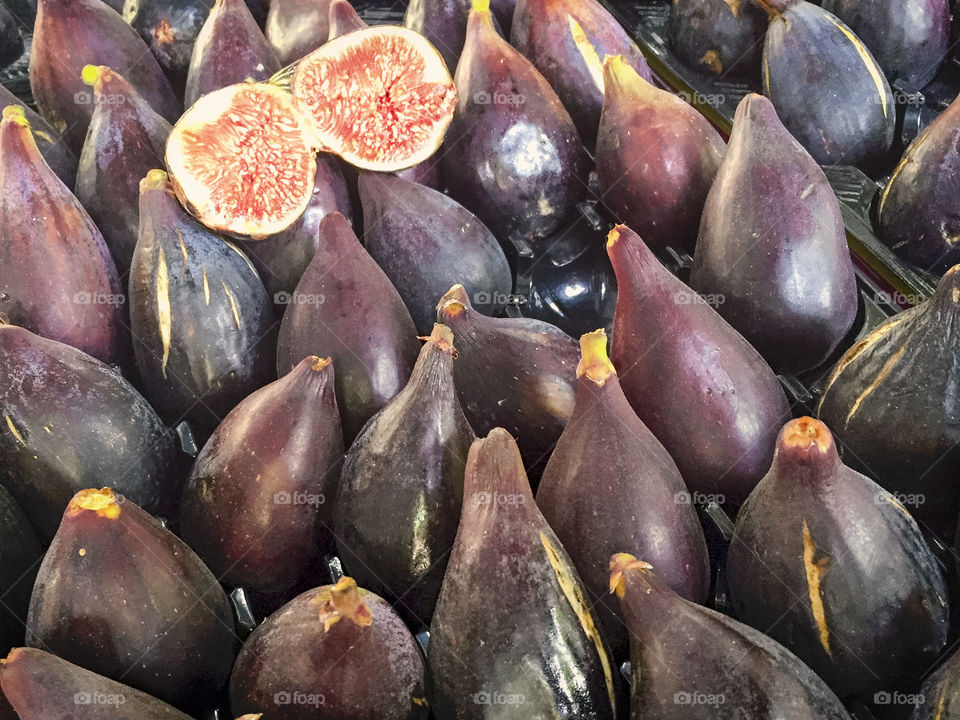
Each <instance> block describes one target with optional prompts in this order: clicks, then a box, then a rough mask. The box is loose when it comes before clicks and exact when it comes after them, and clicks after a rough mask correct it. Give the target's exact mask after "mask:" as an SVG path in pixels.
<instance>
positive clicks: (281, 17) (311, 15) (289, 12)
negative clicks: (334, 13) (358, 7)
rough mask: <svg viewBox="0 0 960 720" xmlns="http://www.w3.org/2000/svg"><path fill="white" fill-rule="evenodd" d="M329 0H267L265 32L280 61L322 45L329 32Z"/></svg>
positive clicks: (286, 61) (294, 59) (304, 53)
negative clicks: (268, 3) (268, 2)
mask: <svg viewBox="0 0 960 720" xmlns="http://www.w3.org/2000/svg"><path fill="white" fill-rule="evenodd" d="M329 13H330V0H271V2H270V10H269V12H268V13H267V25H266V36H267V40H269V41H270V45H271V46H272V47H273V49H274V51H275V52H276V54H277V57H278V58H279V59H280V62H281V63H282V64H284V65H289V64H290V63H292V62H296V61H297V60H299V59H300V58H302V57H303V56H304V55H307V54H308V53H311V52H313V51H314V50H316V49H317V48H318V47H320V46H321V45H323V44H324V43H325V42H326V41H327V39H328V38H329V35H330V20H329Z"/></svg>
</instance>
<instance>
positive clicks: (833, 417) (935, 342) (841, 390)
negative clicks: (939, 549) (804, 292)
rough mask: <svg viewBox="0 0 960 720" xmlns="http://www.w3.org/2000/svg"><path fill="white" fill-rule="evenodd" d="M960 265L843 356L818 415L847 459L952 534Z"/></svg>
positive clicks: (959, 504)
mask: <svg viewBox="0 0 960 720" xmlns="http://www.w3.org/2000/svg"><path fill="white" fill-rule="evenodd" d="M958 333H960V267H954V268H953V269H952V270H950V271H949V272H948V273H947V274H946V275H944V276H943V278H942V279H941V280H940V284H939V285H938V287H937V291H936V294H935V295H934V296H933V297H932V298H930V299H929V300H927V301H926V302H924V303H921V304H920V305H918V306H917V307H914V308H912V309H910V310H907V311H906V312H902V313H900V314H898V315H895V316H893V317H892V318H890V319H889V320H887V321H886V322H885V323H883V324H882V325H880V326H879V327H878V328H877V329H876V330H874V331H873V332H872V333H870V335H868V336H867V337H866V338H864V339H863V340H861V341H860V342H858V343H857V344H856V345H854V346H853V347H852V348H850V350H848V351H847V353H846V355H844V356H843V358H841V359H840V362H838V363H837V366H836V367H835V368H834V370H833V373H832V374H831V375H830V378H829V379H828V380H827V384H826V386H825V388H824V390H823V393H822V395H821V399H820V406H819V409H818V415H819V417H820V419H821V420H823V421H824V422H825V423H827V425H829V426H830V427H831V428H833V430H834V433H836V435H837V438H838V440H839V445H840V450H841V453H843V457H844V459H845V461H846V462H847V463H848V464H849V465H851V466H852V467H854V468H855V469H857V470H859V471H860V472H863V473H865V474H867V475H869V476H870V477H872V478H873V479H875V480H876V481H877V482H879V483H880V484H881V485H882V486H883V487H885V488H886V489H887V490H889V491H890V492H892V493H894V494H896V495H898V496H900V497H902V498H903V499H904V500H907V501H909V502H910V503H911V507H910V510H911V512H913V513H914V514H915V515H916V516H917V520H918V521H919V522H920V525H921V526H922V527H923V528H924V529H925V530H928V531H931V532H933V533H935V534H936V535H938V536H939V537H940V538H942V539H944V540H946V541H949V539H950V538H951V537H952V536H953V532H954V529H955V526H956V521H957V514H958V512H960V485H958V483H957V463H958V461H960V445H958V443H960V425H958V423H957V417H958V416H960V397H958V396H957V393H956V392H955V391H954V388H955V387H956V386H957V383H960V363H958V361H957V359H958V347H960V337H958Z"/></svg>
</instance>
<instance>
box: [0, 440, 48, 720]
mask: <svg viewBox="0 0 960 720" xmlns="http://www.w3.org/2000/svg"><path fill="white" fill-rule="evenodd" d="M0 444H2V443H0ZM0 453H2V451H0ZM42 558H43V553H42V551H41V550H40V543H39V542H38V541H37V534H36V533H35V532H34V530H33V528H32V527H31V526H30V522H29V520H27V516H26V515H25V514H24V512H23V510H22V509H21V508H20V506H19V505H18V504H17V501H16V500H14V499H13V496H12V495H11V494H10V493H9V492H8V491H7V489H6V488H5V487H3V486H2V485H0V594H2V597H3V605H2V609H0V653H7V652H10V649H11V648H14V647H17V646H18V645H23V628H24V626H25V625H26V622H27V608H28V607H29V605H30V592H31V590H32V589H33V583H34V580H35V579H36V577H37V568H39V566H40V560H41V559H42ZM2 705H3V702H2V696H0V718H4V717H5V715H4V713H3V709H2ZM14 717H15V716H14Z"/></svg>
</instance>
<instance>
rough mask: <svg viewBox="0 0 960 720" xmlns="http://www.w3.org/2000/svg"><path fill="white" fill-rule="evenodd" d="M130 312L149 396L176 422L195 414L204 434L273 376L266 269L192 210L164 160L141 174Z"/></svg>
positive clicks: (196, 428)
mask: <svg viewBox="0 0 960 720" xmlns="http://www.w3.org/2000/svg"><path fill="white" fill-rule="evenodd" d="M130 322H131V327H132V329H133V335H134V337H135V341H134V351H135V352H136V357H137V366H138V367H139V368H140V374H141V375H142V376H143V383H144V391H145V394H146V395H147V398H148V399H150V401H151V402H152V403H153V406H154V407H156V408H157V411H158V412H159V413H160V415H161V417H164V418H166V419H167V420H168V421H169V422H173V421H178V420H181V419H183V418H188V419H189V420H190V424H191V426H192V427H193V429H194V431H195V432H196V434H197V435H198V437H199V438H200V441H201V442H203V441H204V440H206V438H207V437H209V434H210V433H211V432H212V431H213V429H214V428H215V427H216V426H217V424H218V423H219V422H220V420H222V419H223V418H224V417H225V416H226V414H227V413H228V412H230V410H232V409H233V407H234V406H235V405H236V404H237V403H238V402H240V401H241V400H242V399H243V398H245V397H246V396H247V395H249V394H250V393H251V392H253V391H254V390H256V389H257V388H259V387H261V386H262V385H264V384H266V383H268V382H269V381H270V380H271V379H273V369H272V367H271V365H272V363H271V360H272V353H273V340H274V337H275V335H274V332H273V329H274V320H273V308H272V306H271V304H270V298H269V297H267V291H266V290H265V289H264V287H263V283H262V282H260V277H259V276H258V275H257V272H256V270H254V268H253V265H252V264H251V263H250V261H249V260H248V259H247V257H246V256H245V255H244V254H243V253H242V252H241V251H240V250H239V249H238V248H237V247H236V246H235V245H232V244H231V243H229V242H227V241H226V240H223V239H221V238H220V237H218V236H216V235H214V234H213V233H211V232H210V231H209V230H207V229H206V228H205V227H203V225H201V224H200V223H198V222H197V221H196V220H194V219H193V218H192V217H190V216H189V215H188V214H187V213H186V211H185V210H184V209H183V207H182V206H181V205H180V203H179V202H178V201H177V198H176V196H175V195H174V193H173V189H172V188H171V187H170V182H169V180H168V178H167V174H166V173H165V172H163V171H162V170H151V171H150V172H149V173H147V177H145V178H144V179H143V181H142V182H141V184H140V238H139V240H138V241H137V246H136V249H135V250H134V253H133V263H132V265H131V268H130ZM300 359H301V360H302V359H303V358H300Z"/></svg>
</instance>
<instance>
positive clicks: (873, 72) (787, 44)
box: [756, 0, 897, 172]
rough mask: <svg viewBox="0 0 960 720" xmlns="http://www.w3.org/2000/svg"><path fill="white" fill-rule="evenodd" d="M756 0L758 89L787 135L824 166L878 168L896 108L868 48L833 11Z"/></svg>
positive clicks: (784, 0)
mask: <svg viewBox="0 0 960 720" xmlns="http://www.w3.org/2000/svg"><path fill="white" fill-rule="evenodd" d="M756 2H758V3H759V4H760V6H761V7H763V8H764V9H765V10H766V11H767V13H768V14H769V15H770V24H769V27H768V28H767V34H766V39H765V40H764V44H763V93H764V95H766V96H767V97H769V98H770V100H771V101H772V102H773V106H774V107H775V108H776V109H777V115H778V116H779V117H780V120H781V122H782V123H783V124H784V125H785V126H786V128H787V130H789V131H790V134H791V135H793V136H794V137H795V138H796V139H797V140H798V141H799V142H800V144H801V145H803V146H804V147H805V148H806V149H807V152H809V153H810V154H811V155H812V156H813V158H814V160H816V161H817V162H818V163H820V164H821V165H839V164H843V165H855V166H857V167H859V168H861V169H862V170H864V171H867V172H875V171H876V170H878V169H879V168H881V167H882V166H883V164H884V162H885V161H886V159H887V154H888V152H889V150H890V146H891V145H892V144H893V138H894V131H895V126H896V119H897V109H896V106H895V105H894V100H893V94H892V93H891V91H890V85H889V84H888V83H887V79H886V78H885V77H884V75H883V70H881V68H880V66H879V65H878V64H877V61H876V60H874V58H873V55H871V54H870V51H869V50H868V49H867V48H866V47H865V46H864V44H863V42H861V40H860V38H858V37H857V36H856V35H855V34H854V32H853V31H852V30H851V29H850V28H848V27H847V26H846V25H844V24H843V22H841V21H840V20H839V19H837V17H836V16H835V15H833V14H831V13H829V12H827V11H826V10H824V9H823V8H821V7H818V6H816V5H814V4H812V3H809V2H805V0H756ZM811 98H818V101H816V102H811Z"/></svg>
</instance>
